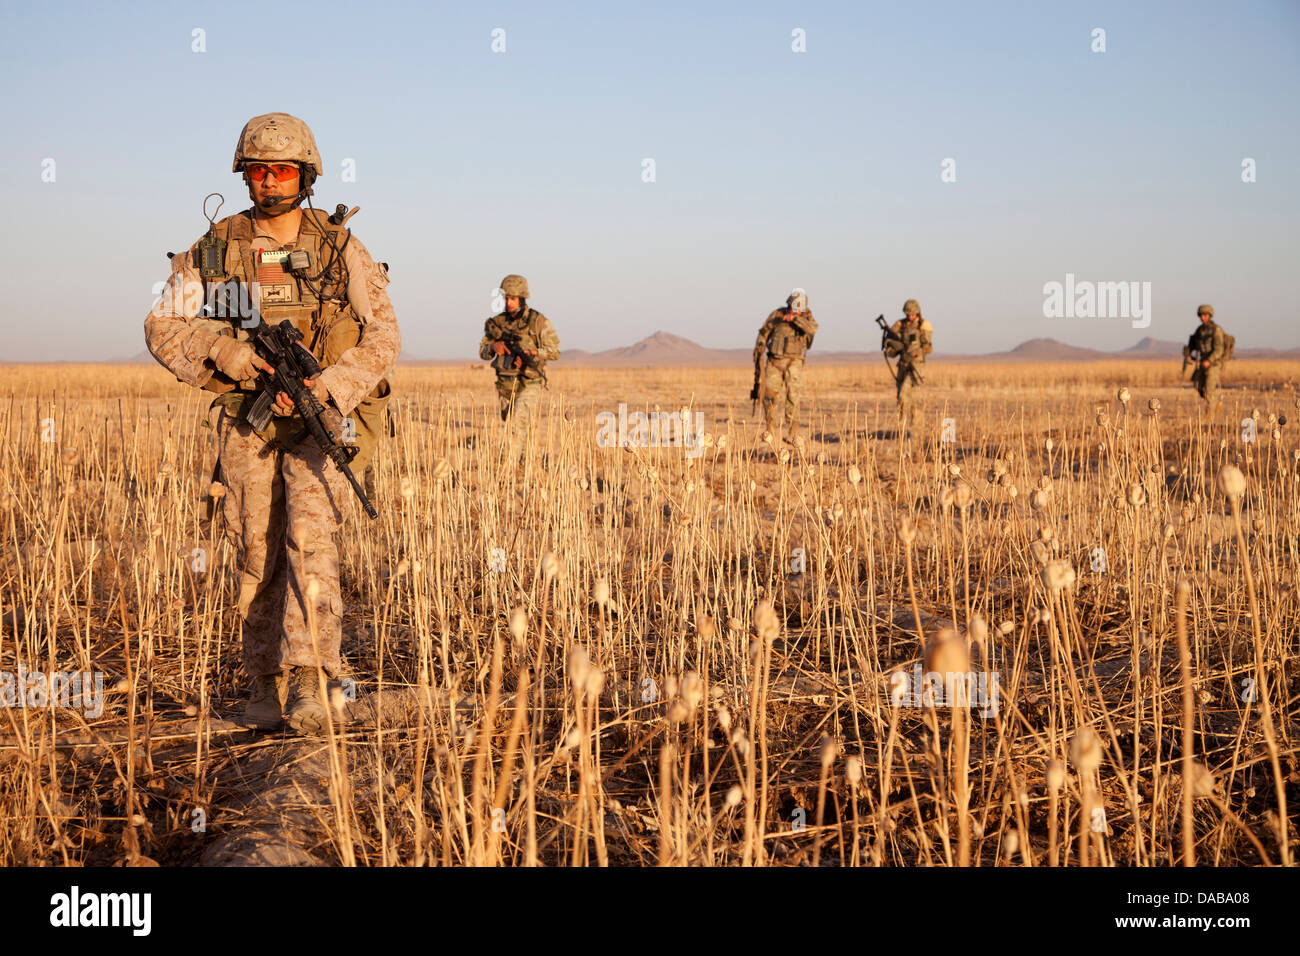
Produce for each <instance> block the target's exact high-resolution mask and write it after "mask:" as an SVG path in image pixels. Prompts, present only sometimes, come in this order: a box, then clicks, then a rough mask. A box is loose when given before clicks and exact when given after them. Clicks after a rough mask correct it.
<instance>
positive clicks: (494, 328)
mask: <svg viewBox="0 0 1300 956" xmlns="http://www.w3.org/2000/svg"><path fill="white" fill-rule="evenodd" d="M541 320H542V313H540V312H538V311H537V310H536V309H532V308H530V309H528V311H527V312H526V313H525V314H524V315H523V316H521V317H520V318H518V319H513V320H512V319H511V318H510V315H509V313H507V312H499V313H497V314H496V315H494V316H492V318H491V319H489V320H488V325H489V327H490V329H491V331H490V333H489V335H488V338H490V339H493V340H496V339H500V338H501V337H502V335H503V334H504V333H508V332H513V333H514V334H515V335H517V336H519V347H520V348H521V349H536V350H538V351H541V339H542V328H541V324H542V323H541ZM514 361H515V360H514V356H512V355H511V354H510V353H509V352H506V353H505V354H504V355H493V356H492V368H493V369H494V370H495V371H496V373H497V375H500V376H508V377H512V378H513V377H514V376H518V375H522V376H523V377H524V378H527V379H537V380H540V379H541V377H542V376H541V374H540V373H539V372H538V371H537V370H536V369H531V368H515V365H514ZM537 362H538V364H539V365H544V364H545V360H544V359H542V358H541V357H540V356H538V358H537Z"/></svg>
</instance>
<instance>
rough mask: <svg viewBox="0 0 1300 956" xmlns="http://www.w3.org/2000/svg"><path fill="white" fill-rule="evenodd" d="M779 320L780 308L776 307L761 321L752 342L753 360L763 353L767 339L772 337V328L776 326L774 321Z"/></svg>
mask: <svg viewBox="0 0 1300 956" xmlns="http://www.w3.org/2000/svg"><path fill="white" fill-rule="evenodd" d="M780 321H781V310H780V309H777V310H776V311H774V312H773V313H772V314H771V315H769V316H768V317H767V318H766V319H765V320H764V322H763V327H762V328H760V329H759V330H758V339H757V341H755V342H754V361H755V362H757V361H758V357H759V356H760V355H762V354H763V350H764V349H766V348H767V340H768V339H770V338H771V337H772V330H773V329H774V328H776V323H778V322H780Z"/></svg>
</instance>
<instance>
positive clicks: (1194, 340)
mask: <svg viewBox="0 0 1300 956" xmlns="http://www.w3.org/2000/svg"><path fill="white" fill-rule="evenodd" d="M1217 331H1222V329H1221V328H1220V327H1219V325H1217V324H1216V323H1214V322H1210V324H1209V325H1202V326H1200V328H1198V329H1197V330H1196V331H1195V332H1193V333H1192V337H1191V340H1190V341H1189V342H1188V343H1187V345H1188V347H1189V348H1191V349H1193V350H1194V351H1195V352H1196V353H1197V354H1198V355H1199V356H1200V357H1201V358H1203V359H1204V358H1207V357H1209V356H1211V355H1213V356H1214V358H1215V359H1216V361H1217V364H1220V365H1222V364H1223V363H1224V362H1226V361H1228V360H1229V359H1231V358H1232V353H1233V351H1234V350H1235V348H1236V345H1237V340H1236V339H1235V338H1233V337H1232V336H1231V335H1229V334H1228V333H1227V332H1224V333H1223V353H1222V354H1221V355H1214V333H1215V332H1217Z"/></svg>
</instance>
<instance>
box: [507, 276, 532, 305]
mask: <svg viewBox="0 0 1300 956" xmlns="http://www.w3.org/2000/svg"><path fill="white" fill-rule="evenodd" d="M501 294H502V295H513V296H517V297H518V298H520V299H526V298H528V280H527V279H525V278H524V277H523V276H517V275H515V274H514V273H511V274H510V275H508V276H506V277H505V278H504V279H502V280H501Z"/></svg>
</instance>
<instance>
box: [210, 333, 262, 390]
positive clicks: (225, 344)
mask: <svg viewBox="0 0 1300 956" xmlns="http://www.w3.org/2000/svg"><path fill="white" fill-rule="evenodd" d="M208 358H210V359H212V364H213V365H215V366H216V367H217V371H219V372H221V374H222V375H225V376H226V377H228V378H233V379H234V380H235V381H236V382H246V381H248V380H249V379H255V378H257V372H258V370H259V369H265V370H266V371H268V372H273V371H275V369H273V368H272V367H271V366H269V365H267V364H266V363H265V362H263V361H262V360H261V359H260V358H258V357H257V353H256V352H255V351H253V347H252V346H251V345H249V344H248V343H247V342H241V341H239V339H236V338H233V337H231V336H229V335H223V336H220V337H219V338H218V339H217V340H216V341H215V342H213V343H212V348H210V349H208Z"/></svg>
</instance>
